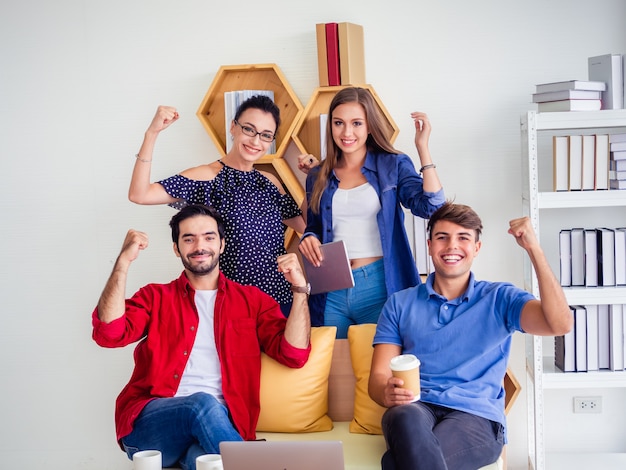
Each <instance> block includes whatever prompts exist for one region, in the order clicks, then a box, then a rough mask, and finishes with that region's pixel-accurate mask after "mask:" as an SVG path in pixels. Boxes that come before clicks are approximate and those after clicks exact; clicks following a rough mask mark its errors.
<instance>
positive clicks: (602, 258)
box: [596, 227, 615, 286]
mask: <svg viewBox="0 0 626 470" xmlns="http://www.w3.org/2000/svg"><path fill="white" fill-rule="evenodd" d="M596 231H597V232H598V240H597V242H598V285H599V286H614V285H615V230H613V229H610V228H607V227H600V228H597V229H596Z"/></svg>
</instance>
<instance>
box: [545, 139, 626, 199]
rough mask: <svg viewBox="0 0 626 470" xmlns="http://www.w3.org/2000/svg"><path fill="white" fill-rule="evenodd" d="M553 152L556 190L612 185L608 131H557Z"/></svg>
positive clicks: (590, 188) (598, 188) (607, 186)
mask: <svg viewBox="0 0 626 470" xmlns="http://www.w3.org/2000/svg"><path fill="white" fill-rule="evenodd" d="M624 143H625V144H626V142H624ZM552 154H553V176H554V190H555V191H588V190H606V189H609V134H591V135H555V136H553V137H552ZM625 158H626V156H625Z"/></svg>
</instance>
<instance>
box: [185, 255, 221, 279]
mask: <svg viewBox="0 0 626 470" xmlns="http://www.w3.org/2000/svg"><path fill="white" fill-rule="evenodd" d="M198 255H210V256H213V259H212V261H210V262H208V261H207V262H204V263H201V264H196V265H193V264H192V262H191V261H190V258H191V257H192V256H198ZM180 259H181V261H182V263H183V266H184V267H185V269H186V270H187V271H189V272H191V273H193V274H195V275H197V276H206V275H207V274H210V273H212V272H213V270H214V269H215V268H216V267H217V265H218V263H219V260H220V258H219V255H218V256H215V253H214V252H212V251H206V250H202V251H194V252H193V253H189V254H188V255H187V256H186V257H183V256H181V258H180Z"/></svg>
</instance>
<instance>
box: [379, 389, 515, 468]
mask: <svg viewBox="0 0 626 470" xmlns="http://www.w3.org/2000/svg"><path fill="white" fill-rule="evenodd" d="M382 429H383V434H384V435H385V440H386V441H387V447H388V449H389V450H388V451H387V452H385V454H384V455H383V458H382V468H383V470H476V469H477V468H480V467H484V466H485V465H489V464H492V463H494V462H495V461H496V460H498V457H499V456H500V454H501V453H502V447H503V446H504V427H503V426H502V424H500V423H497V422H495V421H490V420H488V419H485V418H481V417H479V416H476V415H473V414H470V413H465V412H463V411H457V410H452V409H450V408H446V407H443V406H438V405H433V404H431V403H424V402H420V401H417V402H415V403H411V404H408V405H400V406H394V407H393V408H389V409H388V410H387V411H385V414H384V415H383V420H382Z"/></svg>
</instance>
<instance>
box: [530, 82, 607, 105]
mask: <svg viewBox="0 0 626 470" xmlns="http://www.w3.org/2000/svg"><path fill="white" fill-rule="evenodd" d="M605 90H606V83H605V82H599V81H589V80H568V81H565V82H553V83H541V84H539V85H536V93H533V103H537V110H538V111H539V112H540V113H544V112H552V111H598V110H600V109H602V101H601V97H602V92H603V91H605Z"/></svg>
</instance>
